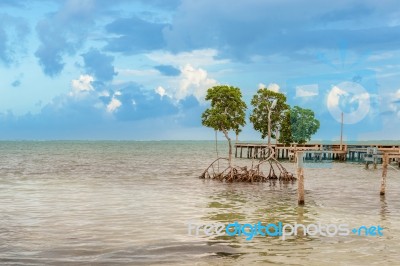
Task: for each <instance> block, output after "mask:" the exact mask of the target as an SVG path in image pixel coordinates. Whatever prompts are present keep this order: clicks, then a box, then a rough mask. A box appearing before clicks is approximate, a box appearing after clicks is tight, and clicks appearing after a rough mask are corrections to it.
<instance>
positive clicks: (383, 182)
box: [380, 152, 389, 196]
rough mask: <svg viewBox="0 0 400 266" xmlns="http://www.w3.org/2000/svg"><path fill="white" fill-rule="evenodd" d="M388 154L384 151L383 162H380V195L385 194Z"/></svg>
mask: <svg viewBox="0 0 400 266" xmlns="http://www.w3.org/2000/svg"><path fill="white" fill-rule="evenodd" d="M388 159H389V158H388V154H387V153H386V152H385V153H384V154H383V163H382V181H381V192H380V194H381V196H384V195H385V189H386V175H387V168H388V161H389V160H388Z"/></svg>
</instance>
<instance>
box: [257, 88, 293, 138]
mask: <svg viewBox="0 0 400 266" xmlns="http://www.w3.org/2000/svg"><path fill="white" fill-rule="evenodd" d="M274 100H276V106H275V107H274V108H273V109H271V107H272V103H273V101H274ZM251 104H252V105H253V106H254V109H253V112H252V114H251V115H250V121H251V122H252V123H253V127H254V129H255V130H257V131H259V132H260V133H261V137H262V138H263V139H265V137H267V136H268V113H269V112H271V131H272V132H271V136H272V137H275V133H274V132H275V130H276V129H277V128H278V126H279V125H280V123H281V121H282V119H283V116H284V112H285V111H286V110H288V109H289V105H287V104H286V96H285V95H284V94H283V93H279V92H274V91H271V90H268V89H267V88H261V89H259V90H258V91H257V93H256V94H255V95H254V96H253V99H252V100H251Z"/></svg>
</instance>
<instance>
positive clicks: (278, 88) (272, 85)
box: [267, 83, 281, 92]
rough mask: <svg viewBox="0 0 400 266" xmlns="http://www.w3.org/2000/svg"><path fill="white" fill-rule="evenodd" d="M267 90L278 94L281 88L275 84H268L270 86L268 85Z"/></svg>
mask: <svg viewBox="0 0 400 266" xmlns="http://www.w3.org/2000/svg"><path fill="white" fill-rule="evenodd" d="M267 88H268V89H269V90H270V91H273V92H279V90H280V88H281V87H280V86H279V85H278V84H276V83H270V84H268V86H267Z"/></svg>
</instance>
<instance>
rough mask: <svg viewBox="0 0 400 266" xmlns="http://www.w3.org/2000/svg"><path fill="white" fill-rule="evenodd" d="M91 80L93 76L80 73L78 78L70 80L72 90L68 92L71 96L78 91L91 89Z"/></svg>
mask: <svg viewBox="0 0 400 266" xmlns="http://www.w3.org/2000/svg"><path fill="white" fill-rule="evenodd" d="M93 81H94V78H93V77H92V76H90V75H80V76H79V79H73V80H72V81H71V86H72V92H71V93H70V95H71V96H72V95H76V94H79V93H80V92H89V91H93V90H94V88H93V86H92V84H91V83H92V82H93Z"/></svg>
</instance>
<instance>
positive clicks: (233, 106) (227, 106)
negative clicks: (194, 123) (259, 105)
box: [201, 85, 247, 164]
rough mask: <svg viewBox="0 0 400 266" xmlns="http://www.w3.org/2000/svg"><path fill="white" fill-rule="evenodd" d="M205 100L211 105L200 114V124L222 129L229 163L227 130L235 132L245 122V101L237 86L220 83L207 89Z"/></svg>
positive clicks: (230, 145)
mask: <svg viewBox="0 0 400 266" xmlns="http://www.w3.org/2000/svg"><path fill="white" fill-rule="evenodd" d="M206 100H207V101H211V107H210V108H208V109H206V110H205V111H204V113H203V114H202V117H201V118H202V124H203V125H204V126H206V127H211V128H213V129H214V130H217V131H222V132H223V133H224V135H225V137H226V139H227V140H228V143H229V164H231V160H232V144H231V139H230V138H229V135H228V131H230V130H234V131H235V133H236V134H238V133H239V132H240V131H241V129H240V128H241V127H243V126H244V125H245V124H246V120H245V117H246V113H245V111H246V109H247V106H246V103H245V102H244V101H243V100H242V93H241V92H240V89H239V88H237V87H232V86H227V85H222V86H214V87H212V88H209V89H208V90H207V95H206Z"/></svg>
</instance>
